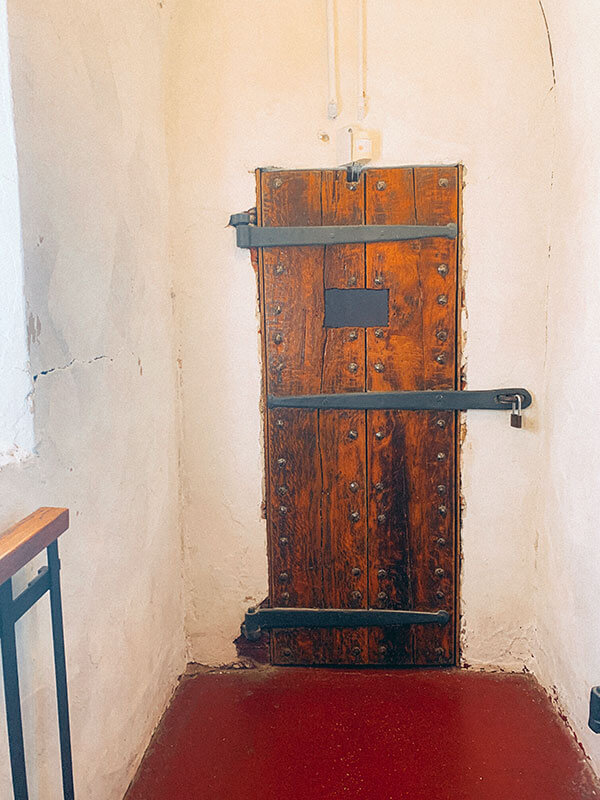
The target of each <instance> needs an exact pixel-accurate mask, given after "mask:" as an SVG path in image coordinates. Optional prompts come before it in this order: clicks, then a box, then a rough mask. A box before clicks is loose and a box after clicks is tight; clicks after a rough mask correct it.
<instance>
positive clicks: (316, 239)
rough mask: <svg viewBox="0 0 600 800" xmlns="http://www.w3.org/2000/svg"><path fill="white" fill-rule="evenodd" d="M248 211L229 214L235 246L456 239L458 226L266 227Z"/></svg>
mask: <svg viewBox="0 0 600 800" xmlns="http://www.w3.org/2000/svg"><path fill="white" fill-rule="evenodd" d="M253 219H254V218H253V217H251V215H250V214H249V213H243V214H232V215H231V217H230V219H229V224H230V225H231V226H233V227H234V228H235V230H236V236H237V246H238V247H244V248H249V247H302V246H306V245H329V244H357V243H362V242H371V243H372V242H405V241H408V240H411V239H432V238H436V237H442V238H444V239H456V237H457V236H458V227H457V226H456V225H455V224H454V223H449V224H448V225H308V226H303V227H294V228H288V227H283V226H282V227H272V228H269V227H266V228H263V227H261V226H257V225H254V224H253V223H252V220H253Z"/></svg>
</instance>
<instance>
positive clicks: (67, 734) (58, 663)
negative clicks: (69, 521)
mask: <svg viewBox="0 0 600 800" xmlns="http://www.w3.org/2000/svg"><path fill="white" fill-rule="evenodd" d="M47 550H48V572H49V573H50V612H51V615H52V640H53V643H54V672H55V677H56V702H57V706H58V731H59V736H60V759H61V767H62V780H63V793H64V797H65V800H74V797H75V789H74V786H73V757H72V753H71V726H70V723H69V696H68V691H67V664H66V659H65V637H64V630H63V617H62V601H61V596H60V560H59V558H58V543H57V542H52V544H51V545H49V546H48V548H47Z"/></svg>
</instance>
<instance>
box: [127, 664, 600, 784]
mask: <svg viewBox="0 0 600 800" xmlns="http://www.w3.org/2000/svg"><path fill="white" fill-rule="evenodd" d="M175 798H177V800H205V798H206V800H209V799H210V800H242V798H244V800H338V799H339V800H343V798H352V799H353V800H354V798H357V799H358V800H367V798H368V800H589V798H600V789H599V788H598V784H597V783H596V781H595V780H594V778H593V776H592V773H591V771H590V770H589V768H588V767H587V764H586V762H585V761H584V759H583V756H582V752H581V750H580V748H579V747H578V745H577V744H576V742H575V741H574V739H573V737H572V736H571V734H570V733H569V731H568V730H567V728H566V727H565V725H564V723H563V722H562V720H561V719H560V718H559V717H558V716H557V714H556V713H555V711H554V709H553V708H552V706H551V704H550V702H549V700H548V698H547V697H546V695H545V694H544V693H543V691H542V690H541V689H540V688H539V686H538V685H537V684H536V683H535V682H534V681H533V680H532V679H531V678H529V677H527V676H524V675H501V674H489V673H487V674H486V673H477V672H468V671H459V670H418V671H417V670H395V671H381V670H348V669H294V668H289V667H288V668H280V669H273V668H271V669H264V670H243V671H239V670H238V671H234V672H222V673H208V674H207V673H204V674H200V675H196V676H193V677H186V678H184V679H183V681H182V683H181V685H180V687H179V689H178V691H177V693H176V694H175V697H174V699H173V702H172V704H171V706H170V708H169V709H168V711H167V713H166V714H165V717H164V719H163V721H162V723H161V725H160V727H159V729H158V731H157V734H156V736H155V738H154V740H153V742H152V744H151V746H150V748H149V749H148V752H147V753H146V756H145V757H144V761H143V763H142V766H141V767H140V770H139V773H138V775H137V778H136V780H135V781H134V784H133V786H132V787H131V789H130V791H129V792H128V794H127V800H171V799H173V800H174V799H175Z"/></svg>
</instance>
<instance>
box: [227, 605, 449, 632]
mask: <svg viewBox="0 0 600 800" xmlns="http://www.w3.org/2000/svg"><path fill="white" fill-rule="evenodd" d="M449 619H450V614H449V613H448V612H447V611H393V610H389V609H380V608H249V609H248V613H247V614H246V617H245V620H244V622H243V624H242V633H243V634H244V636H245V637H246V639H250V640H256V639H259V638H260V635H261V631H262V630H266V629H269V628H372V627H377V628H388V627H397V626H399V625H431V624H437V625H445V624H446V623H447V622H448V620H449Z"/></svg>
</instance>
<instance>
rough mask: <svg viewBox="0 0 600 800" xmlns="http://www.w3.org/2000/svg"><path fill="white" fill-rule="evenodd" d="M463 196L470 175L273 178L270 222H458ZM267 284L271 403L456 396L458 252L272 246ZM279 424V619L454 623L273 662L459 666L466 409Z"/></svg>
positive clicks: (445, 241) (284, 639)
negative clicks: (407, 614)
mask: <svg viewBox="0 0 600 800" xmlns="http://www.w3.org/2000/svg"><path fill="white" fill-rule="evenodd" d="M458 192H459V172H458V168H456V167H435V168H433V167H416V168H396V169H368V170H365V171H363V172H361V174H360V179H359V181H358V182H356V183H349V182H348V179H347V173H346V171H345V170H323V171H312V170H299V171H270V170H269V171H267V170H265V171H260V172H259V173H258V218H259V219H258V222H259V224H260V225H262V226H265V227H267V226H320V225H357V224H358V225H360V224H367V225H374V224H377V225H405V224H406V225H446V224H448V223H458ZM259 286H260V299H261V312H262V332H263V345H264V352H263V356H264V358H263V363H264V381H265V389H266V394H268V395H272V396H277V397H279V396H282V395H314V394H323V393H325V394H327V393H329V394H333V393H340V392H363V391H367V392H391V391H408V390H432V389H440V390H442V389H456V388H458V387H457V363H456V362H457V359H456V350H457V348H456V331H457V325H456V317H457V241H456V239H452V238H442V237H437V236H435V237H432V238H426V239H419V240H411V241H394V242H382V243H374V244H362V243H361V244H335V245H330V246H326V247H323V246H302V247H291V246H285V247H265V248H263V249H262V250H261V251H260V256H259ZM333 289H336V290H343V291H337V292H335V291H334V292H332V291H330V290H333ZM359 290H362V292H361V291H359ZM364 290H367V292H365V291H364ZM374 292H380V293H381V294H380V295H377V296H375V295H374ZM353 293H354V294H353ZM365 315H366V316H365ZM265 413H266V420H265V423H266V424H265V437H266V447H265V450H266V470H267V520H268V546H269V568H270V594H269V599H270V604H271V606H277V607H304V608H356V609H359V608H362V609H412V610H416V611H438V610H440V609H444V610H447V611H448V612H449V613H450V621H449V622H448V623H447V624H446V625H443V626H440V625H420V624H414V625H408V626H404V627H394V628H392V627H389V628H374V627H368V628H351V629H350V628H349V629H340V628H338V629H330V628H329V629H328V628H315V629H309V628H297V629H292V630H281V629H279V630H274V631H273V632H272V636H271V657H272V661H273V663H276V664H452V663H454V660H455V646H456V645H455V628H456V625H455V617H456V599H455V592H456V556H455V553H456V541H455V540H456V471H457V470H456V451H457V441H456V440H457V420H456V412H454V411H442V412H438V411H423V410H419V411H404V410H402V411H399V410H375V409H370V410H352V409H345V410H334V409H302V408H270V409H268V410H267V411H266V412H265Z"/></svg>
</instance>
